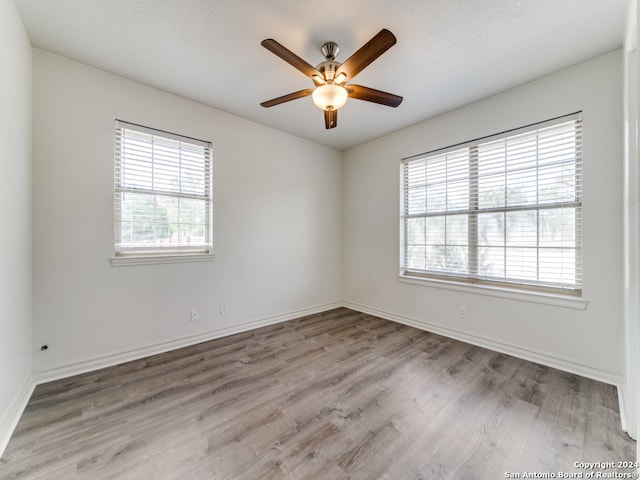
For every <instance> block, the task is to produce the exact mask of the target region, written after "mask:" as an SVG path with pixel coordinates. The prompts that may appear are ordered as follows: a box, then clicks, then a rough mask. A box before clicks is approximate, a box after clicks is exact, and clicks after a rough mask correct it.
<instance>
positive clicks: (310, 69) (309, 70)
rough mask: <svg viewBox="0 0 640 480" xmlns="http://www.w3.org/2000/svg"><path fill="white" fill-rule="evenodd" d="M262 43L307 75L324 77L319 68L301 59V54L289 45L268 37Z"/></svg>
mask: <svg viewBox="0 0 640 480" xmlns="http://www.w3.org/2000/svg"><path fill="white" fill-rule="evenodd" d="M261 45H262V46H263V47H264V48H266V49H267V50H269V51H270V52H271V53H274V54H275V55H277V56H279V57H280V58H281V59H283V60H284V61H285V62H287V63H288V64H289V65H292V66H293V67H295V68H297V69H298V70H300V71H301V72H302V73H304V74H305V75H306V76H307V77H313V76H314V75H318V76H320V77H322V74H321V73H320V72H319V71H318V70H316V68H315V67H314V66H312V65H310V64H308V63H307V62H305V61H304V60H303V59H301V58H300V57H299V56H297V55H296V54H295V53H293V52H292V51H291V50H289V49H288V48H287V47H285V46H283V45H281V44H279V43H278V42H276V41H275V40H274V39H273V38H267V39H266V40H263V41H262V43H261Z"/></svg>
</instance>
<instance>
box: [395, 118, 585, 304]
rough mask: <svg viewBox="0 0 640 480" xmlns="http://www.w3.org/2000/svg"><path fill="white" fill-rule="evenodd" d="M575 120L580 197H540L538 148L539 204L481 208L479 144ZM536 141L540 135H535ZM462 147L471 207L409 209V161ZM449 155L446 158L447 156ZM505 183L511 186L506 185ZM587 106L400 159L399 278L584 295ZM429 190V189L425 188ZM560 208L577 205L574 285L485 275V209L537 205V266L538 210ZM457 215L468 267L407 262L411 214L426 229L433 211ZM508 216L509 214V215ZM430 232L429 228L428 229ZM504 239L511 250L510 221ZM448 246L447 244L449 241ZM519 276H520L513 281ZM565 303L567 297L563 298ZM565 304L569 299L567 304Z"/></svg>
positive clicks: (513, 209)
mask: <svg viewBox="0 0 640 480" xmlns="http://www.w3.org/2000/svg"><path fill="white" fill-rule="evenodd" d="M571 121H573V122H575V128H576V132H575V138H576V148H575V156H574V160H573V165H574V168H575V175H576V177H575V183H574V191H575V198H574V200H573V201H572V202H567V201H564V200H560V201H556V202H553V203H552V202H546V203H545V202H543V201H540V199H539V197H538V195H539V185H538V182H539V180H540V163H539V157H538V154H537V153H536V157H535V158H536V202H535V203H534V204H527V205H521V206H515V207H510V206H508V205H507V203H506V202H505V204H504V206H500V207H495V208H486V207H485V208H481V207H480V205H479V192H480V188H479V178H480V175H479V173H478V171H479V163H478V162H479V160H478V148H479V147H481V146H482V145H488V144H490V143H492V142H498V141H502V140H504V141H505V142H506V141H507V139H509V138H511V137H515V136H517V135H521V134H526V133H532V132H537V131H539V130H540V129H543V128H546V127H551V126H556V125H560V124H564V123H568V122H571ZM536 142H537V139H536ZM463 149H467V150H468V163H469V175H468V183H469V185H468V187H467V189H466V191H467V193H468V205H469V206H468V208H467V209H455V208H454V209H448V208H447V207H445V209H444V210H443V211H437V212H435V213H428V211H427V210H428V207H427V206H426V204H425V206H424V212H422V213H417V214H415V213H410V211H409V208H410V205H409V196H408V192H407V191H408V189H409V185H408V182H409V179H408V175H409V173H408V168H409V167H408V165H409V164H411V163H414V164H415V163H419V162H421V161H424V162H425V169H426V168H427V167H426V165H427V163H426V162H427V161H428V160H429V159H434V158H436V157H439V156H442V155H444V154H447V153H449V152H457V151H461V150H463ZM445 161H447V160H445ZM508 168H509V167H508V166H507V156H506V155H505V170H504V173H505V175H506V174H507V172H508V171H509V170H508ZM426 175H427V174H426V170H425V180H424V188H425V192H426V189H427V185H428V180H427V177H426ZM445 183H446V185H447V186H449V185H450V183H451V182H450V181H449V180H447V181H446V182H445ZM505 188H506V186H505ZM582 190H583V189H582V112H575V113H572V114H569V115H563V116H560V117H555V118H552V119H549V120H545V121H543V122H537V123H534V124H530V125H527V126H524V127H519V128H514V129H510V130H507V131H504V132H500V133H497V134H493V135H488V136H485V137H480V138H477V139H474V140H470V141H467V142H462V143H459V144H455V145H451V146H448V147H445V148H441V149H436V150H432V151H429V152H426V153H423V154H419V155H414V156H411V157H407V158H404V159H402V160H401V162H400V192H401V196H400V273H399V278H400V280H401V281H405V282H406V283H414V284H415V283H430V284H431V285H434V286H436V287H443V288H453V289H455V290H461V289H462V290H463V291H474V289H476V291H477V289H478V288H480V287H481V288H482V289H483V291H484V292H485V293H489V294H495V293H496V292H500V291H512V292H515V294H516V296H518V294H520V293H522V294H524V295H525V296H526V295H528V294H534V295H535V296H540V295H542V296H546V297H557V298H560V299H563V298H569V299H570V302H569V303H571V302H572V301H573V298H576V297H577V298H578V299H579V298H581V297H582V287H583V284H582V264H583V263H582V249H583V245H582V243H583V239H582V229H583V222H582V200H583V198H582V195H583V192H582ZM425 194H426V193H425ZM553 208H555V209H558V208H572V209H573V212H574V222H575V232H574V233H575V238H574V245H573V250H574V251H575V259H574V268H575V272H574V273H575V285H569V284H566V283H562V282H558V283H557V284H553V283H551V282H544V281H540V280H539V275H537V276H538V280H536V281H530V280H528V279H524V278H518V279H508V278H507V277H506V273H505V278H504V279H500V278H498V279H496V278H495V277H494V278H490V276H488V275H483V274H482V273H480V271H479V268H480V267H479V262H478V257H479V251H480V249H481V247H482V246H483V245H481V244H480V240H479V234H478V216H479V215H480V214H483V213H504V214H505V215H507V212H517V211H535V212H536V218H537V220H536V222H537V224H538V228H537V230H536V250H535V251H536V268H538V269H539V268H540V261H539V254H540V251H541V248H540V229H539V223H538V222H539V212H540V211H543V210H550V209H553ZM454 215H465V216H467V219H468V221H467V222H468V223H467V232H468V233H467V234H468V242H467V243H468V245H466V247H467V249H468V250H467V265H466V267H467V270H468V272H465V273H455V272H452V271H442V270H440V271H436V270H429V269H428V267H427V265H425V269H419V268H415V267H411V266H408V249H409V244H408V240H407V230H408V219H410V218H425V229H426V228H427V227H426V218H428V217H443V216H444V217H447V218H448V217H451V216H454ZM505 218H506V217H505ZM425 235H426V230H425ZM504 235H505V240H504V243H503V248H504V249H505V251H506V248H507V241H506V227H505V233H504ZM423 243H424V246H425V248H426V247H427V246H428V243H427V240H426V237H425V240H424V242H423ZM444 245H445V247H446V245H448V244H447V243H445V244H444ZM504 268H505V271H506V268H507V260H506V257H505V263H504ZM514 280H515V281H514ZM560 303H562V301H561V302H560ZM577 304H578V305H579V308H584V306H586V303H583V302H582V301H580V300H578V302H577ZM563 306H566V305H563Z"/></svg>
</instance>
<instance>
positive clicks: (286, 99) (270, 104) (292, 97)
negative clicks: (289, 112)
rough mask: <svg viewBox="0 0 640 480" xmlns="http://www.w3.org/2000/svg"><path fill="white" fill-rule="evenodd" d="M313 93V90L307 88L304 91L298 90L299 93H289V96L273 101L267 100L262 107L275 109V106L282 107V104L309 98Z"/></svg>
mask: <svg viewBox="0 0 640 480" xmlns="http://www.w3.org/2000/svg"><path fill="white" fill-rule="evenodd" d="M312 93H313V88H305V89H304V90H298V91H297V92H293V93H289V94H288V95H283V96H281V97H278V98H274V99H272V100H267V101H266V102H262V103H261V104H260V105H262V106H263V107H273V106H275V105H280V104H281V103H285V102H290V101H291V100H297V99H298V98H303V97H308V96H309V95H311V94H312Z"/></svg>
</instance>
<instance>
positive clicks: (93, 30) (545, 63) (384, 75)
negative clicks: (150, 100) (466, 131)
mask: <svg viewBox="0 0 640 480" xmlns="http://www.w3.org/2000/svg"><path fill="white" fill-rule="evenodd" d="M15 2H16V5H17V6H18V10H19V11H20V14H21V16H22V19H23V22H24V24H25V27H26V29H27V32H28V34H29V36H30V38H31V42H32V44H33V45H34V46H36V47H40V48H43V49H46V50H49V51H51V52H54V53H58V54H61V55H64V56H66V57H69V58H72V59H75V60H78V61H80V62H84V63H87V64H89V65H93V66H96V67H99V68H102V69H105V70H108V71H111V72H114V73H117V74H120V75H123V76H125V77H129V78H132V79H134V80H138V81H140V82H143V83H146V84H148V85H152V86H155V87H158V88H161V89H164V90H167V91H169V92H173V93H176V94H178V95H182V96H184V97H188V98H190V99H193V100H196V101H198V102H201V103H204V104H207V105H210V106H212V107H215V108H218V109H221V110H224V111H227V112H230V113H233V114H235V115H238V116H240V117H244V118H246V119H249V120H253V121H255V122H258V123H261V124H264V125H268V126H270V127H273V128H276V129H279V130H283V131H286V132H290V133H292V134H294V135H297V136H299V137H302V138H306V139H309V140H311V141H314V142H318V143H321V144H325V145H328V146H331V147H334V148H336V149H339V150H344V149H347V148H350V147H352V146H355V145H359V144H361V143H363V142H365V141H367V140H370V139H373V138H376V137H379V136H381V135H384V134H386V133H390V132H392V131H395V130H398V129H401V128H403V127H406V126H409V125H412V124H414V123H417V122H419V121H421V120H425V119H427V118H430V117H432V116H434V115H437V114H439V113H443V112H445V111H448V110H451V109H454V108H457V107H460V106H462V105H465V104H468V103H470V102H473V101H475V100H478V99H481V98H483V97H486V96H489V95H492V94H494V93H497V92H500V91H503V90H505V89H508V88H511V87H514V86H516V85H519V84H522V83H525V82H527V81H530V80H533V79H535V78H538V77H540V76H543V75H545V74H547V73H550V72H553V71H556V70H558V69H561V68H563V67H565V66H569V65H572V64H575V63H578V62H580V61H583V60H586V59H588V58H591V57H594V56H596V55H599V54H602V53H605V52H608V51H611V50H614V49H615V48H618V47H620V46H621V45H622V42H623V34H624V23H625V8H626V0H393V1H392V0H350V1H345V0H316V1H314V2H310V1H306V0H55V1H54V0H15ZM381 28H388V29H389V30H391V31H392V32H393V33H394V34H395V35H396V37H397V39H398V42H397V44H396V45H395V46H393V47H392V48H391V49H390V50H388V51H387V52H386V53H385V54H383V55H382V56H381V57H380V58H378V59H377V60H376V61H375V62H373V63H372V64H371V65H369V66H368V67H367V68H366V69H365V70H364V71H362V72H361V73H360V74H359V75H358V76H357V77H356V81H355V82H354V83H358V84H361V85H366V86H369V87H372V88H375V89H378V90H384V91H388V92H391V93H395V94H397V95H401V96H403V97H404V102H403V103H402V104H401V105H400V106H399V107H398V108H396V109H394V108H389V107H384V106H380V105H377V104H373V103H369V102H363V101H359V100H353V99H352V100H349V102H348V103H347V105H346V106H345V107H344V108H343V109H341V110H340V112H339V118H338V127H337V128H335V129H332V130H325V128H324V117H323V114H322V112H321V111H320V110H318V109H316V108H315V107H314V106H313V104H312V102H311V99H310V98H303V99H300V100H295V101H292V102H288V103H286V104H283V105H279V106H276V107H272V108H268V109H267V108H263V107H261V106H260V105H259V104H260V102H261V101H264V100H269V99H271V98H274V97H278V96H280V95H284V94H286V93H290V92H293V91H296V90H301V89H304V88H309V87H312V86H313V83H312V82H311V80H310V79H308V78H307V77H305V76H304V75H303V74H302V73H300V72H299V71H297V70H296V69H294V68H293V67H291V66H290V65H289V64H287V63H285V62H284V61H283V60H281V59H280V58H278V57H276V56H275V55H273V54H272V53H270V52H269V51H267V50H266V49H265V48H263V47H262V46H261V45H260V42H261V41H262V40H263V39H265V38H274V39H275V40H277V41H278V42H280V43H281V44H283V45H284V46H286V47H287V48H289V49H290V50H292V51H293V52H295V53H296V54H298V55H299V56H300V57H302V58H303V59H305V60H306V61H307V62H309V63H311V64H312V65H316V64H318V63H320V62H321V61H323V60H324V58H323V56H322V54H321V53H320V46H321V45H322V44H323V43H324V42H327V41H335V42H337V43H338V44H339V46H340V50H341V51H340V54H339V56H338V58H337V60H338V61H344V60H346V59H347V58H348V57H349V56H350V55H351V54H352V53H353V52H355V51H356V50H357V49H358V48H360V47H361V46H362V45H363V44H364V43H365V42H366V41H367V40H369V39H370V38H371V37H373V36H374V35H375V34H376V33H377V32H378V31H379V30H380V29H381Z"/></svg>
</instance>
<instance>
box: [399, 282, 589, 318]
mask: <svg viewBox="0 0 640 480" xmlns="http://www.w3.org/2000/svg"><path fill="white" fill-rule="evenodd" d="M398 279H399V281H400V282H401V283H408V284H412V285H421V286H423V287H433V288H443V289H446V290H455V291H458V292H465V293H471V294H474V295H488V296H492V297H500V298H508V299H511V300H520V301H523V302H533V303H543V304H546V305H554V306H557V307H565V308H574V309H577V310H586V308H587V304H588V303H589V302H588V301H587V300H585V299H583V298H578V297H570V296H565V295H554V294H552V293H544V292H527V291H522V290H515V289H510V288H505V287H496V286H491V285H477V284H474V285H467V284H461V283H458V282H454V281H451V280H439V279H433V278H421V277H411V276H407V275H399V276H398Z"/></svg>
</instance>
